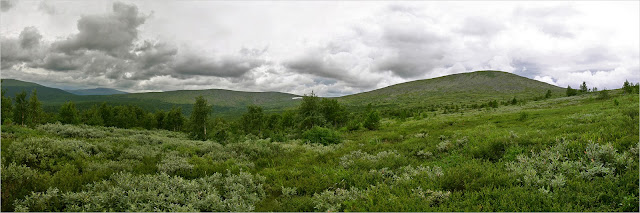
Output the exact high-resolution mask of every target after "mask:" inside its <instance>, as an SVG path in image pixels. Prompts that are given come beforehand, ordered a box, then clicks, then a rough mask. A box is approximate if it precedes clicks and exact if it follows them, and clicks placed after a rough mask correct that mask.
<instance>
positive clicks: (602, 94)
mask: <svg viewBox="0 0 640 213" xmlns="http://www.w3.org/2000/svg"><path fill="white" fill-rule="evenodd" d="M596 99H598V100H606V99H609V91H608V90H602V91H600V92H598V97H597V98H596Z"/></svg>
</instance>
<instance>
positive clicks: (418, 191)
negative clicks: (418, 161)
mask: <svg viewBox="0 0 640 213" xmlns="http://www.w3.org/2000/svg"><path fill="white" fill-rule="evenodd" d="M411 192H413V194H414V195H415V196H417V197H420V198H424V200H425V202H427V203H429V205H431V206H434V205H438V204H440V203H442V202H444V201H447V200H448V199H449V196H450V195H451V192H449V191H433V190H431V189H427V190H423V189H422V187H419V186H418V188H415V189H412V190H411Z"/></svg>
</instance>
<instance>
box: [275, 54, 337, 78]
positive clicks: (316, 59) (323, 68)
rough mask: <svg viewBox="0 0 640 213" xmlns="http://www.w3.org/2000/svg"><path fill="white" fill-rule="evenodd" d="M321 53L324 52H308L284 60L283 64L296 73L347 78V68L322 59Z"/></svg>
mask: <svg viewBox="0 0 640 213" xmlns="http://www.w3.org/2000/svg"><path fill="white" fill-rule="evenodd" d="M322 54H324V53H309V54H308V55H306V56H303V57H300V58H297V59H294V60H292V61H288V62H285V63H284V66H285V67H287V68H289V69H291V70H293V71H295V72H298V73H306V74H312V75H316V76H320V77H326V78H333V79H339V80H348V79H347V78H346V77H347V75H346V74H347V70H345V69H343V68H341V67H339V66H337V65H335V64H332V63H331V62H328V61H323V60H322V57H323V55H322Z"/></svg>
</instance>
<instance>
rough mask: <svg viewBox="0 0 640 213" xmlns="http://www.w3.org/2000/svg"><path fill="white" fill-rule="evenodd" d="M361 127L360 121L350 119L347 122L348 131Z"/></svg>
mask: <svg viewBox="0 0 640 213" xmlns="http://www.w3.org/2000/svg"><path fill="white" fill-rule="evenodd" d="M361 127H362V123H361V122H360V121H358V120H350V121H349V122H348V123H347V130H348V131H356V130H359V129H360V128H361Z"/></svg>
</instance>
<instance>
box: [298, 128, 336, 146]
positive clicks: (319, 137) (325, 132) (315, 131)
mask: <svg viewBox="0 0 640 213" xmlns="http://www.w3.org/2000/svg"><path fill="white" fill-rule="evenodd" d="M302 137H303V138H304V139H305V140H307V141H308V142H310V143H319V144H323V145H329V144H337V143H340V133H338V132H337V131H334V130H332V129H329V128H325V127H319V126H315V127H313V128H311V129H309V130H307V131H305V132H304V133H303V134H302Z"/></svg>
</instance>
